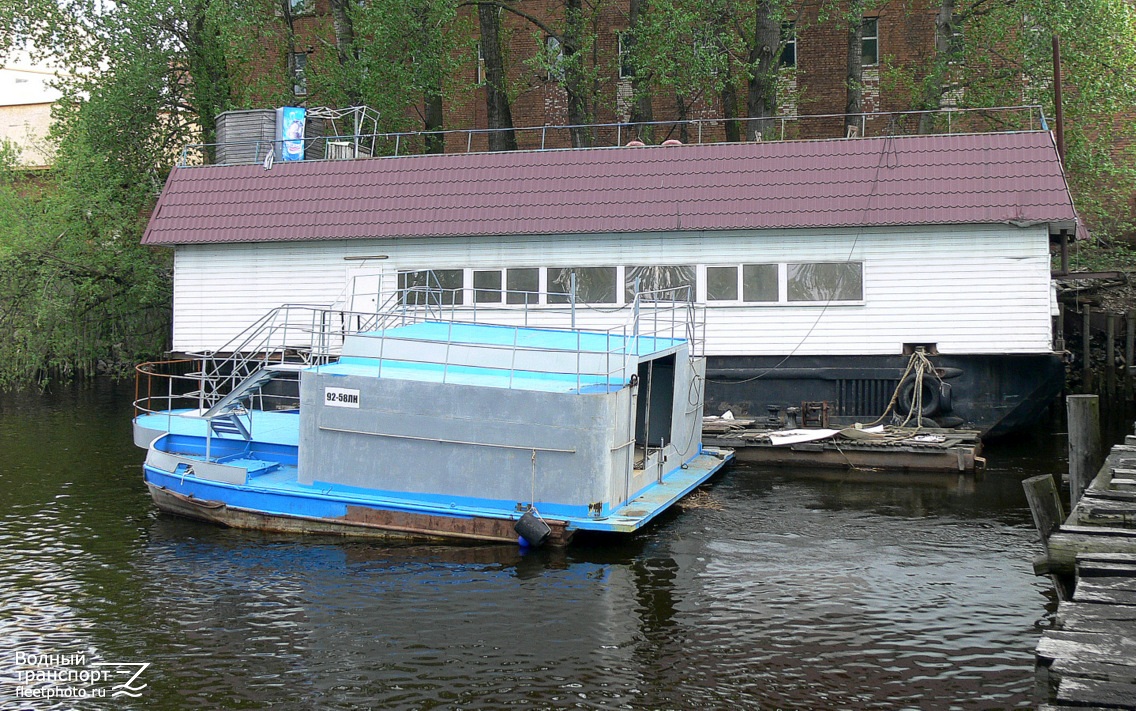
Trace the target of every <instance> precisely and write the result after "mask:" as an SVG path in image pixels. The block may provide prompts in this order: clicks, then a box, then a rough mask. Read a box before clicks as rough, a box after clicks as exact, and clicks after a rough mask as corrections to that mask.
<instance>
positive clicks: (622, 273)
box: [398, 262, 864, 305]
mask: <svg viewBox="0 0 1136 711" xmlns="http://www.w3.org/2000/svg"><path fill="white" fill-rule="evenodd" d="M863 272H864V270H863V264H862V263H861V262H789V263H781V264H727V265H709V266H701V265H699V266H649V267H647V266H641V267H575V268H570V267H520V268H512V269H432V270H418V271H400V272H399V273H398V288H399V291H400V292H402V293H403V300H404V302H405V303H411V304H423V303H439V302H440V303H442V304H446V305H452V304H466V305H469V304H502V303H504V304H525V303H528V304H530V305H536V304H566V303H568V302H569V301H571V294H572V290H573V288H574V289H575V293H576V300H577V301H578V302H581V303H586V304H609V305H619V304H627V303H631V302H632V301H634V298H635V293H636V289H638V291H639V292H640V293H642V292H657V291H663V290H671V289H678V290H679V291H678V292H677V293H676V295H675V297H674V298H678V299H685V298H687V294H686V293H684V292H683V291H682V288H683V287H688V288H689V290H690V291H689V295H690V297H691V298H694V299H696V300H697V301H700V302H706V303H754V304H757V303H767V304H776V303H817V302H823V303H830V302H834V301H835V302H857V301H862V300H863V298H864V274H863ZM647 298H650V296H649V295H648V297H647ZM660 298H667V299H670V298H672V297H671V296H670V295H667V296H665V297H660Z"/></svg>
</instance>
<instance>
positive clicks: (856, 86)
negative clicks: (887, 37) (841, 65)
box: [844, 0, 864, 135]
mask: <svg viewBox="0 0 1136 711" xmlns="http://www.w3.org/2000/svg"><path fill="white" fill-rule="evenodd" d="M863 14H864V0H852V2H850V3H849V6H848V73H847V75H846V76H845V84H844V85H845V87H846V88H847V90H848V94H847V97H848V98H847V101H846V102H845V103H844V135H848V129H849V128H851V127H852V126H855V127H856V130H859V127H860V122H861V120H862V117H861V116H860V115H859V114H862V113H863V111H864V19H863Z"/></svg>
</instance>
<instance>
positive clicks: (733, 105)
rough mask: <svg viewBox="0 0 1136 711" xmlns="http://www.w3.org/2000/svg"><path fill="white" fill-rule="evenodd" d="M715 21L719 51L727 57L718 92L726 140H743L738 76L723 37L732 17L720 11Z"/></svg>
mask: <svg viewBox="0 0 1136 711" xmlns="http://www.w3.org/2000/svg"><path fill="white" fill-rule="evenodd" d="M714 22H715V25H716V26H717V27H716V29H717V30H718V53H719V54H720V55H722V56H723V57H724V58H725V77H723V82H722V90H721V91H720V92H719V93H718V102H719V103H720V104H721V105H722V118H723V119H725V124H726V140H727V141H732V142H737V141H740V140H742V124H741V122H740V121H738V85H737V77H735V76H734V66H733V62H731V61H730V56H729V50H728V49H727V48H726V43H725V42H724V41H723V39H722V37H723V35H725V28H727V27H729V22H730V17H729V16H728V15H727V14H725V13H720V14H718V15H716V16H715V18H714Z"/></svg>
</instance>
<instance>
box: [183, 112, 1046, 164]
mask: <svg viewBox="0 0 1136 711" xmlns="http://www.w3.org/2000/svg"><path fill="white" fill-rule="evenodd" d="M1021 113H1025V114H1026V116H1025V122H1024V123H1020V124H1011V123H1010V122H1009V121H1007V120H1005V119H1002V120H1001V122H1002V124H1003V125H1002V126H1001V127H996V128H994V129H993V130H990V131H981V130H958V129H960V128H964V129H965V126H960V123H959V121H958V120H956V116H961V117H963V118H968V117H971V116H975V115H978V116H985V117H986V118H987V119H988V120H995V118H996V117H998V116H1004V115H1007V114H1009V115H1016V114H1021ZM932 114H933V115H937V116H943V117H944V118H945V119H946V123H947V126H946V134H947V135H952V134H954V133H956V132H957V133H1001V132H1006V131H1022V130H1030V131H1033V130H1048V123H1047V122H1046V118H1045V114H1044V110H1043V108H1042V107H1041V106H1040V105H1038V104H1022V105H1018V106H993V107H987V108H961V109H960V108H944V109H925V110H919V111H866V112H861V113H853V114H843V113H841V114H791V115H786V116H747V117H738V118H730V119H726V118H724V117H715V118H705V119H681V120H679V119H676V120H670V121H639V122H634V123H633V122H616V123H589V124H564V125H558V126H520V127H514V128H455V129H445V130H440V131H397V132H395V131H390V132H376V133H358V134H350V135H348V134H344V135H334V136H315V137H311V138H307V137H305V138H302V139H296V138H289V139H276V140H252V141H228V142H225V143H191V144H187V145H186V146H184V147H183V148H182V151H181V158H180V160H179V161H178V165H179V166H180V167H189V166H192V165H202V164H205V161H204V157H205V156H207V155H209V154H210V152H211V149H216V148H220V147H225V148H239V147H246V148H248V147H251V148H252V149H253V158H252V160H249V161H248V163H249V164H252V163H260V162H262V161H264V160H265V159H266V158H267V156H268V154H269V153H270V152H273V154H274V155H275V153H274V151H276V149H277V147H279V146H281V145H282V144H283V143H285V142H289V143H294V142H295V141H298V140H299V141H303V142H304V146H305V151H306V149H307V147H308V146H310V145H312V144H316V143H319V142H335V141H351V142H353V143H356V142H361V141H371V142H372V144H373V143H374V142H375V141H379V140H383V141H387V142H388V143H389V142H393V153H392V154H391V156H390V157H398V156H400V155H401V156H405V155H412V153H411V152H408V151H405V150H402V146H403V145H406V144H413V143H414V140H413V139H426V138H429V139H431V140H436V139H437V138H438V137H441V139H442V141H443V142H445V139H446V137H448V136H454V137H459V136H464V137H465V141H464V146H465V150H464V151H456V152H465V153H475V152H478V151H474V150H473V137H474V136H483V135H484V136H488V135H490V134H494V133H501V132H503V131H509V132H512V133H514V134H517V135H519V136H525V135H526V134H533V135H537V134H539V138H540V140H539V143H536V144H535V147H534V148H533V149H532V150H555V149H550V148H548V147H547V136H548V134H549V132H550V131H552V132H565V131H567V132H572V131H580V130H587V131H589V132H590V133H591V134H593V136H594V137H595V138H596V139H599V138H600V135H601V134H607V135H608V136H609V139H611V138H613V139H614V140H611V141H610V142H609V143H608V145H606V146H600V145H597V146H595V147H597V148H598V147H613V146H622V145H624V142H625V141H624V139H635V138H639V137H640V136H641V135H642V134H644V133H646V131H645V129H650V128H667V127H669V128H671V129H672V132H673V130H674V129H676V128H693V129H694V130H695V136H694V138H695V140H694V141H693V142H695V143H699V144H701V143H720V142H721V141H718V140H710V138H711V137H710V136H708V135H707V133H708V132H706V131H704V130H703V129H704V128H706V127H717V126H718V125H719V124H723V123H736V124H737V125H739V126H745V127H747V129H748V128H749V127H750V126H751V125H752V124H756V125H757V126H758V127H759V128H765V127H767V126H774V127H778V129H779V130H778V131H777V134H776V135H767V133H768V132H767V131H759V133H760V138H759V139H758V140H763V141H771V140H781V141H783V140H786V134H787V130H786V129H787V127H788V126H790V125H793V124H801V123H804V122H814V121H817V122H825V121H837V120H839V121H841V122H843V123H841V127H843V126H844V125H845V124H846V123H847V119H848V118H849V117H854V118H856V119H857V120H858V123H859V128H860V131H859V136H857V137H858V138H868V137H869V136H868V130H869V128H873V127H877V126H878V125H879V124H881V123H882V124H883V125H882V126H879V133H878V135H880V136H885V135H896V134H897V133H900V134H901V133H904V131H902V126H901V124H903V123H904V120H905V119H906V118H907V117H916V118H918V117H922V116H926V115H932ZM883 119H886V121H884V120H883ZM749 133H752V132H749V131H747V135H748V134H749ZM832 137H835V136H830V137H829V138H832ZM842 137H843V136H842ZM451 143H452V145H456V146H461V145H462V143H463V142H461V141H453V142H451ZM191 154H192V155H193V156H196V157H197V161H194V162H191V161H190V156H191ZM354 157H356V158H359V157H362V158H369V157H383V156H366V155H364V156H354ZM308 160H342V159H341V158H317V159H308Z"/></svg>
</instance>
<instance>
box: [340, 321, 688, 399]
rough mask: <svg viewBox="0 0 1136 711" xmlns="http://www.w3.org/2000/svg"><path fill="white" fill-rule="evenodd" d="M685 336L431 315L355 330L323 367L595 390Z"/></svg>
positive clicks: (620, 379)
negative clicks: (456, 319)
mask: <svg viewBox="0 0 1136 711" xmlns="http://www.w3.org/2000/svg"><path fill="white" fill-rule="evenodd" d="M685 343H686V340H685V339H681V338H660V337H652V336H639V337H635V336H625V335H623V334H621V333H611V332H597V331H580V330H558V329H544V328H525V327H514V326H500V325H487V324H469V323H453V322H437V321H426V322H421V323H415V324H411V325H407V326H398V327H395V328H388V329H384V330H379V331H371V332H367V333H360V334H355V335H352V336H349V337H348V339H347V341H345V343H344V347H343V355H342V356H341V357H340V359H339V361H338V362H336V363H332V364H329V365H323V366H319V367H318V370H319V372H321V373H326V374H331V375H355V376H364V377H376V378H394V379H400V380H416V381H422V382H437V383H442V382H444V383H450V384H462V385H474V386H480V387H494V388H508V389H513V390H532V391H538V392H563V393H572V392H575V393H580V394H586V393H597V392H610V391H614V390H618V389H619V388H621V387H624V386H625V385H626V382H627V379H628V377H629V376H628V374H627V372H626V368H627V367H628V366H630V367H631V368H632V369H634V367H635V364H636V363H637V362H638V361H641V360H649V359H652V358H655V357H659V356H661V355H664V354H666V353H668V352H673V351H674V350H677V349H678V348H680V347H682V346H683V345H685Z"/></svg>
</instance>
